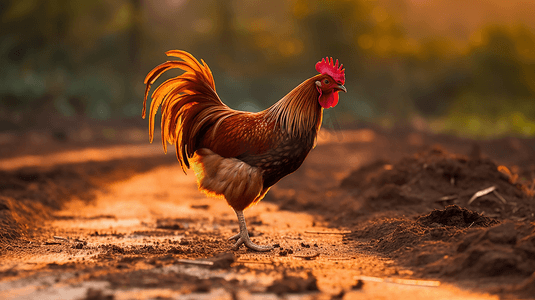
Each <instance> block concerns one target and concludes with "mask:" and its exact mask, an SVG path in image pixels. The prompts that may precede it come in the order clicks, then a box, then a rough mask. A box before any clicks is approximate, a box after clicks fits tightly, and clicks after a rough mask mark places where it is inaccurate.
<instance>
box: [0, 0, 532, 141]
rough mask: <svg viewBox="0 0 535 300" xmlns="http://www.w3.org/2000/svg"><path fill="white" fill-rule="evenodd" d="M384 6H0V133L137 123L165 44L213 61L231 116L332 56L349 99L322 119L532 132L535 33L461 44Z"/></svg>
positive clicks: (61, 1)
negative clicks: (411, 27)
mask: <svg viewBox="0 0 535 300" xmlns="http://www.w3.org/2000/svg"><path fill="white" fill-rule="evenodd" d="M504 1H505V0H504ZM385 3H388V1H386V0H383V1H366V0H337V1H335V0H332V1H328V0H310V1H306V0H293V1H284V0H273V1H270V2H269V3H268V2H261V1H247V0H232V1H227V0H207V1H188V0H116V1H104V0H71V1H69V0H45V1H40V0H4V1H2V4H0V18H1V21H2V22H1V24H0V28H1V30H0V36H1V39H0V64H1V66H2V68H1V69H0V128H3V129H16V128H27V127H32V126H50V127H58V126H63V125H62V124H64V122H63V121H70V122H71V123H72V122H74V123H76V122H78V120H80V121H81V120H85V119H96V120H107V119H125V118H139V115H140V111H141V101H142V97H143V79H144V76H145V74H146V73H147V72H148V71H149V70H150V69H151V68H152V67H154V66H156V65H157V64H159V63H161V62H162V61H164V60H165V59H166V58H165V56H164V55H163V53H164V52H165V51H166V50H170V49H183V50H187V51H189V52H191V53H192V54H194V55H195V56H196V57H197V58H203V59H204V60H205V61H206V62H207V63H208V64H209V65H210V67H211V68H212V71H213V73H214V77H215V80H216V87H217V89H218V93H219V94H220V96H221V97H222V99H223V100H224V101H225V102H226V103H228V104H229V105H230V106H231V107H234V108H237V109H243V110H252V111H254V110H261V109H264V108H266V107H267V106H269V105H271V104H272V103H274V102H275V101H277V100H278V99H280V98H281V97H282V96H284V95H285V94H286V93H287V92H288V91H290V90H291V89H292V88H294V87H295V86H297V85H298V84H299V83H300V82H302V81H303V80H305V79H306V78H308V77H310V76H312V75H314V74H315V71H314V64H315V62H316V61H318V60H319V59H320V58H321V57H325V56H332V57H334V58H338V59H339V60H340V61H341V62H342V63H343V64H344V66H345V68H346V74H347V76H346V77H347V82H346V86H347V88H348V91H349V92H348V94H344V95H342V97H341V101H340V104H339V108H337V109H334V110H327V111H326V118H325V121H326V123H327V124H326V125H327V127H338V126H342V127H347V126H354V124H356V123H357V122H359V121H366V122H377V123H379V124H382V125H385V126H415V127H416V128H417V129H421V130H428V131H435V132H448V133H453V134H463V135H467V136H472V137H473V136H476V137H493V136H499V135H505V134H515V135H521V136H533V135H535V34H534V32H533V29H532V28H530V27H528V26H526V25H522V24H519V25H515V26H509V25H507V26H506V25H499V24H494V25H493V24H488V25H487V26H484V27H482V28H479V30H477V31H475V32H473V33H472V34H471V35H470V39H469V40H466V41H462V40H458V39H454V38H452V37H450V36H447V35H440V34H434V35H431V36H432V37H431V38H430V37H425V38H415V37H414V36H413V35H411V34H410V33H409V32H407V29H406V26H405V25H406V24H404V21H403V18H400V17H399V13H398V12H396V11H395V10H392V9H391V8H389V6H388V5H386V4H385ZM173 74H174V75H176V74H179V73H173ZM422 117H423V118H422ZM415 120H419V121H415ZM421 120H425V122H421ZM140 121H141V120H140Z"/></svg>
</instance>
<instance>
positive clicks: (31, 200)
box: [0, 157, 174, 252]
mask: <svg viewBox="0 0 535 300" xmlns="http://www.w3.org/2000/svg"><path fill="white" fill-rule="evenodd" d="M171 159H172V157H171V158H169V157H156V158H152V159H128V160H111V161H104V162H87V163H79V164H71V165H59V166H55V167H52V168H39V167H29V168H22V169H19V170H15V171H1V170H0V195H1V196H0V252H1V251H2V249H3V245H6V244H7V242H8V241H9V240H13V239H18V238H21V237H23V236H25V235H26V234H29V233H31V232H30V231H31V230H29V229H31V228H34V227H35V226H34V225H35V224H37V223H38V222H40V221H42V220H43V219H46V218H50V217H51V216H52V214H53V212H54V211H56V210H58V209H61V208H62V207H63V204H64V203H66V202H67V201H70V200H71V199H73V198H74V197H76V198H77V199H80V200H84V201H91V200H93V199H94V198H95V191H96V190H98V189H104V188H105V186H106V185H107V184H109V183H110V182H113V181H119V180H124V179H126V178H129V177H130V176H132V175H133V174H136V173H139V172H145V171H148V170H150V169H152V168H154V167H156V166H159V165H162V164H168V163H170V162H174V161H173V160H171ZM37 227H39V226H37Z"/></svg>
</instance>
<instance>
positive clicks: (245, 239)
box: [229, 210, 273, 251]
mask: <svg viewBox="0 0 535 300" xmlns="http://www.w3.org/2000/svg"><path fill="white" fill-rule="evenodd" d="M236 216H238V223H239V224H240V233H238V234H236V235H235V236H233V237H231V238H229V240H236V243H235V244H234V246H233V247H232V249H234V250H238V248H239V247H240V246H241V245H242V244H245V246H246V247H247V248H249V249H252V250H255V251H269V250H271V249H273V247H272V246H259V245H257V244H254V243H253V242H251V239H249V232H247V227H246V226H245V217H244V216H243V211H241V210H237V211H236Z"/></svg>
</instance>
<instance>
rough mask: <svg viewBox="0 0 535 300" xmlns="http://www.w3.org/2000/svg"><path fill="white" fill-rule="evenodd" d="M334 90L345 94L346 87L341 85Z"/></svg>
mask: <svg viewBox="0 0 535 300" xmlns="http://www.w3.org/2000/svg"><path fill="white" fill-rule="evenodd" d="M336 88H337V89H339V90H341V91H344V93H347V90H346V87H345V86H344V85H343V84H340V85H338V86H337V87H336Z"/></svg>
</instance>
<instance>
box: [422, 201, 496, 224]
mask: <svg viewBox="0 0 535 300" xmlns="http://www.w3.org/2000/svg"><path fill="white" fill-rule="evenodd" d="M416 222H417V223H419V224H421V225H424V226H427V227H439V226H453V227H458V228H468V227H472V226H473V227H489V226H490V225H494V224H498V221H496V220H493V219H491V218H488V217H485V216H483V215H481V214H479V213H477V212H474V211H471V210H468V209H466V208H462V207H459V206H457V205H450V206H448V207H446V208H445V209H435V210H433V211H432V212H430V213H429V214H427V215H425V216H420V217H418V219H416Z"/></svg>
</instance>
